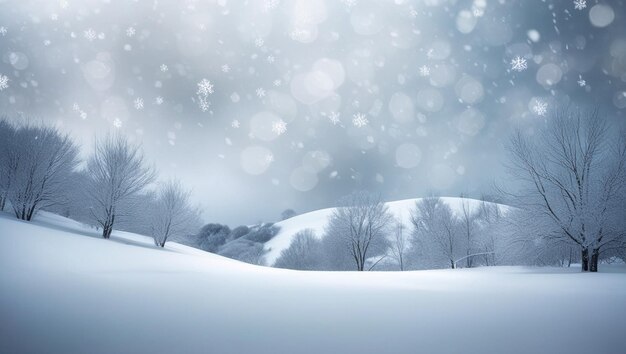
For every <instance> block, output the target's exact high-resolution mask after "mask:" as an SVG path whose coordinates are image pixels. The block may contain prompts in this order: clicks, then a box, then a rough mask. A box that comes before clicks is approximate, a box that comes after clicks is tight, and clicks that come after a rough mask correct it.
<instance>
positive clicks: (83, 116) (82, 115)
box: [80, 111, 87, 120]
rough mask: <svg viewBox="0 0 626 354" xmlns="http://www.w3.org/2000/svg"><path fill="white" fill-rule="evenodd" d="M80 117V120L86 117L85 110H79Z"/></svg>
mask: <svg viewBox="0 0 626 354" xmlns="http://www.w3.org/2000/svg"><path fill="white" fill-rule="evenodd" d="M80 119H82V120H85V119H87V112H85V111H80Z"/></svg>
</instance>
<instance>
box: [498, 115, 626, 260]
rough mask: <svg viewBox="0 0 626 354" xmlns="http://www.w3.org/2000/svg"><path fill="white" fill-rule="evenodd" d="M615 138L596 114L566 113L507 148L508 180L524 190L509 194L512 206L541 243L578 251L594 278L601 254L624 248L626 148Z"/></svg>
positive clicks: (620, 138)
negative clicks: (533, 227)
mask: <svg viewBox="0 0 626 354" xmlns="http://www.w3.org/2000/svg"><path fill="white" fill-rule="evenodd" d="M611 133H612V132H611V131H610V130H609V128H608V125H607V121H606V119H605V117H603V116H600V115H599V113H598V111H597V110H593V111H584V112H583V111H580V110H576V111H574V110H572V109H569V108H564V109H561V110H557V111H555V113H554V114H553V116H552V117H551V119H549V120H548V121H547V122H546V124H545V125H543V126H542V127H540V129H539V132H538V134H535V135H534V136H528V135H525V134H524V133H523V132H522V131H520V130H518V131H516V132H515V134H514V135H513V136H512V137H511V140H510V144H509V145H508V151H509V153H510V156H511V166H509V167H510V174H511V176H512V177H514V178H515V179H516V180H517V182H519V183H520V184H521V185H522V188H521V189H520V190H519V191H518V192H517V193H512V192H508V195H509V196H510V197H512V198H511V199H512V202H514V203H515V205H516V206H517V207H519V208H521V209H523V210H524V211H525V212H527V213H528V214H529V218H531V219H532V220H533V223H535V224H536V225H541V226H543V230H542V232H541V234H542V235H543V237H545V238H548V239H550V240H551V241H558V242H565V243H569V244H571V245H575V246H576V247H578V248H579V250H580V255H581V256H580V259H581V264H582V267H581V268H582V270H583V271H588V270H589V271H592V272H596V271H597V270H598V260H599V257H600V255H601V253H602V251H603V250H604V249H610V248H612V247H615V246H618V245H620V244H623V242H624V241H623V239H624V231H623V229H622V230H620V229H619V227H618V226H617V224H616V217H615V214H614V213H615V211H616V210H617V211H619V212H620V213H622V214H623V211H624V205H623V203H624V200H623V198H622V197H621V196H622V195H623V189H624V187H625V183H626V175H625V171H626V143H625V140H624V134H621V135H620V136H616V135H614V134H611ZM621 218H623V215H622V217H621ZM590 253H591V256H590Z"/></svg>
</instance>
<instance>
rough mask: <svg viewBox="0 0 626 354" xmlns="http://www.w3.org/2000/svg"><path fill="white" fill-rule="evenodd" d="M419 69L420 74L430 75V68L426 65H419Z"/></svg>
mask: <svg viewBox="0 0 626 354" xmlns="http://www.w3.org/2000/svg"><path fill="white" fill-rule="evenodd" d="M419 70H420V76H428V75H430V68H429V67H427V66H426V65H422V66H420V68H419Z"/></svg>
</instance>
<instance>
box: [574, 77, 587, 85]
mask: <svg viewBox="0 0 626 354" xmlns="http://www.w3.org/2000/svg"><path fill="white" fill-rule="evenodd" d="M576 82H578V86H580V87H585V86H587V81H585V79H583V78H582V76H579V77H578V81H576Z"/></svg>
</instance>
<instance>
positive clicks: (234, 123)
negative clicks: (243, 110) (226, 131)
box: [230, 119, 241, 129]
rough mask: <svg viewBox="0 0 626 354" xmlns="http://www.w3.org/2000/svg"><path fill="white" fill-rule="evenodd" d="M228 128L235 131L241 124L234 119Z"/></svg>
mask: <svg viewBox="0 0 626 354" xmlns="http://www.w3.org/2000/svg"><path fill="white" fill-rule="evenodd" d="M230 126H231V127H233V128H235V129H237V128H239V127H240V126H241V123H239V121H238V120H237V119H235V120H233V121H232V122H231V123H230Z"/></svg>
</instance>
